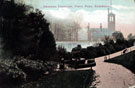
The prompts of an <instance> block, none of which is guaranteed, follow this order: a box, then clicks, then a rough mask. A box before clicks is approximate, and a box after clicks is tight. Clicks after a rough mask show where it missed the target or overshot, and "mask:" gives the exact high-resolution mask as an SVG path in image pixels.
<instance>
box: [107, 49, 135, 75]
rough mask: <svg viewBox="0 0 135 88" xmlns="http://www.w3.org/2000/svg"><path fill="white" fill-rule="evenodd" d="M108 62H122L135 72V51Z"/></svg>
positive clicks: (121, 63)
mask: <svg viewBox="0 0 135 88" xmlns="http://www.w3.org/2000/svg"><path fill="white" fill-rule="evenodd" d="M106 62H109V63H116V64H120V65H122V66H124V67H126V68H127V69H129V70H131V71H132V72H134V73H135V51H132V52H130V53H127V54H124V55H121V56H118V57H115V58H112V59H109V60H106Z"/></svg>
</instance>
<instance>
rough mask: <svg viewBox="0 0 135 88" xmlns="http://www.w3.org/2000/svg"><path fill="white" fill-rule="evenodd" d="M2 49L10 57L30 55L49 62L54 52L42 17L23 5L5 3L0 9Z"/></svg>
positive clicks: (54, 49)
mask: <svg viewBox="0 0 135 88" xmlns="http://www.w3.org/2000/svg"><path fill="white" fill-rule="evenodd" d="M0 13H2V14H0V22H1V24H0V25H1V26H0V27H1V28H0V31H1V34H0V36H1V38H2V44H3V49H4V51H6V52H9V53H11V55H12V56H15V55H21V56H26V57H27V56H29V55H32V56H33V59H34V58H35V59H37V58H39V59H42V60H44V61H45V60H49V59H50V58H51V56H52V54H55V52H56V45H55V40H54V37H53V35H52V33H51V32H50V30H49V23H47V21H46V19H44V15H43V14H42V13H41V12H40V11H39V10H36V11H35V12H32V8H31V7H29V6H26V5H24V4H16V3H14V2H11V1H5V2H4V3H3V4H2V5H1V9H0Z"/></svg>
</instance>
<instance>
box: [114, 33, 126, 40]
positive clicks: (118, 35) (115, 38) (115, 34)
mask: <svg viewBox="0 0 135 88" xmlns="http://www.w3.org/2000/svg"><path fill="white" fill-rule="evenodd" d="M112 36H113V39H114V40H115V41H117V40H124V36H123V34H122V33H121V32H119V31H116V32H114V33H113V34H112Z"/></svg>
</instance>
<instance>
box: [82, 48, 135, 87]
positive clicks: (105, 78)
mask: <svg viewBox="0 0 135 88" xmlns="http://www.w3.org/2000/svg"><path fill="white" fill-rule="evenodd" d="M132 50H135V47H132V48H128V51H129V52H130V51H132ZM121 52H122V51H120V52H117V53H114V54H111V55H110V58H113V57H116V56H120V55H121ZM107 57H108V56H107ZM95 61H96V66H95V67H93V70H95V72H96V81H94V82H93V85H96V88H129V87H130V86H135V74H133V73H132V72H131V71H129V70H128V69H126V68H125V67H123V66H121V65H118V64H113V63H107V62H104V56H103V57H99V58H95ZM86 69H88V68H83V69H80V70H86Z"/></svg>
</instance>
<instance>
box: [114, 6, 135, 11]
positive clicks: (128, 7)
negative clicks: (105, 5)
mask: <svg viewBox="0 0 135 88" xmlns="http://www.w3.org/2000/svg"><path fill="white" fill-rule="evenodd" d="M112 8H115V9H117V10H120V9H124V10H135V7H132V6H123V5H112Z"/></svg>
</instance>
